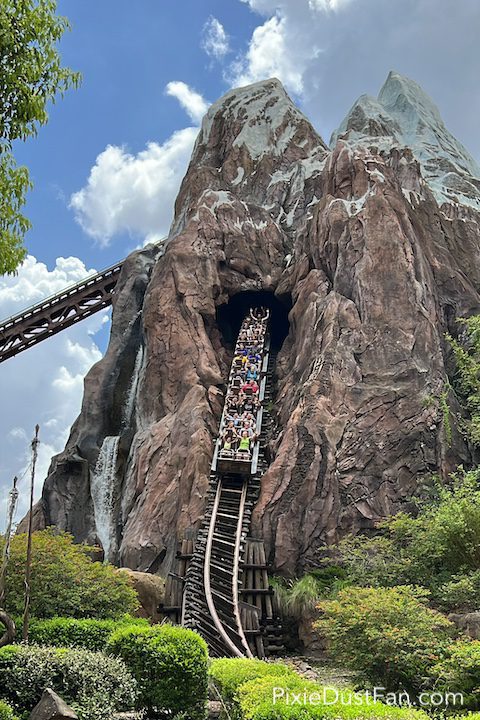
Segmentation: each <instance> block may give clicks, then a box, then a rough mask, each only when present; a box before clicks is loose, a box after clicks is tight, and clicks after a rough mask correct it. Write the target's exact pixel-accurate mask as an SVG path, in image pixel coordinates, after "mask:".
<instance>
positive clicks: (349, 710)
mask: <svg viewBox="0 0 480 720" xmlns="http://www.w3.org/2000/svg"><path fill="white" fill-rule="evenodd" d="M274 688H281V689H282V690H284V691H285V695H284V696H283V697H278V695H277V697H276V701H275V702H274V699H273V691H274ZM332 690H333V688H331V687H329V688H322V687H321V686H320V685H316V684H315V683H313V682H311V681H306V680H303V679H302V678H301V677H299V676H298V675H296V676H293V677H291V676H287V677H286V676H275V675H271V676H269V677H261V678H256V679H255V680H250V681H249V682H246V683H244V684H243V685H240V687H239V688H238V690H237V702H238V705H239V707H240V712H241V717H242V718H243V720H284V719H285V720H286V719H287V718H288V719H289V720H296V719H297V718H298V720H308V719H309V718H311V719H312V720H316V719H318V720H323V719H324V718H325V720H364V719H365V720H375V719H376V718H384V719H385V720H428V717H427V715H426V713H424V712H423V711H421V710H412V709H410V708H400V707H393V706H389V705H384V704H382V703H380V702H375V703H374V702H372V700H371V698H370V700H369V701H366V700H365V699H363V702H362V703H361V704H357V703H355V702H354V698H355V697H357V696H354V695H353V692H352V691H350V690H343V691H337V692H338V696H335V695H333V696H332ZM292 692H293V693H296V694H297V695H298V694H299V693H300V694H301V702H300V703H298V702H292V695H291V693H292ZM342 695H343V697H344V700H343V701H342ZM345 696H347V697H345ZM349 697H350V698H351V702H350V704H348V702H346V700H347V701H348V699H349ZM303 698H305V702H303Z"/></svg>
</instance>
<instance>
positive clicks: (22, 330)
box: [0, 262, 123, 362]
mask: <svg viewBox="0 0 480 720" xmlns="http://www.w3.org/2000/svg"><path fill="white" fill-rule="evenodd" d="M122 267H123V262H119V263H116V265H112V266H111V267H109V268H106V269H105V270H102V272H99V273H97V274H96V275H91V276H90V277H88V278H86V279H85V280H82V281H80V282H78V283H76V284H75V285H71V286H70V287H68V288H65V289H64V290H62V291H61V292H59V293H57V294H56V295H52V296H51V297H48V298H46V299H45V300H42V301H41V302H39V303H37V304H36V305H32V307H29V308H27V309H26V310H23V311H22V312H21V313H19V314H18V315H14V316H13V317H10V318H8V319H6V320H3V321H2V322H0V362H3V361H4V360H8V358H11V357H13V356H14V355H18V353H21V352H23V351H24V350H27V349H28V348H30V347H33V345H37V343H39V342H42V340H46V339H47V338H49V337H51V336H52V335H55V334H56V333H58V332H60V331H61V330H65V328H68V327H71V326H72V325H74V324H75V323H77V322H79V321H80V320H83V319H84V318H87V317H89V316H90V315H93V314H94V313H96V312H98V311H99V310H102V309H103V308H106V307H108V306H109V305H111V304H112V299H113V294H114V291H115V287H116V285H117V281H118V278H119V275H120V272H121V269H122Z"/></svg>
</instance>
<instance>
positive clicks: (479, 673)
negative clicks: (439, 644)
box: [432, 640, 480, 717]
mask: <svg viewBox="0 0 480 720" xmlns="http://www.w3.org/2000/svg"><path fill="white" fill-rule="evenodd" d="M432 675H433V676H434V678H435V686H436V688H437V689H439V690H443V691H445V692H447V691H448V692H460V693H462V694H463V699H464V707H466V708H472V709H475V710H478V709H479V708H480V641H478V640H471V641H463V640H458V641H457V642H456V643H454V644H453V645H451V646H450V647H449V648H448V654H447V657H446V658H444V659H443V660H441V661H440V662H439V663H437V664H436V665H435V666H434V667H433V669H432ZM469 717H470V716H469Z"/></svg>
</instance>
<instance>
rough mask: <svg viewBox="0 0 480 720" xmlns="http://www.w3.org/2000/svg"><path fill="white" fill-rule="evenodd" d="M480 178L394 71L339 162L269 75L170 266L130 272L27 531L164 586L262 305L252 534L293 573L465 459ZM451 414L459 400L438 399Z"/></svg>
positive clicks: (195, 207) (144, 263)
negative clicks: (260, 466) (260, 459)
mask: <svg viewBox="0 0 480 720" xmlns="http://www.w3.org/2000/svg"><path fill="white" fill-rule="evenodd" d="M478 177H479V172H478V167H477V166H476V164H475V163H474V161H473V160H472V158H471V157H470V156H469V155H468V153H467V151H466V150H465V149H464V148H463V147H462V146H461V145H460V144H459V143H458V142H457V141H456V140H455V139H454V138H453V137H452V136H451V135H450V134H449V132H448V131H447V130H446V128H445V126H444V124H443V122H442V120H441V118H440V116H439V114H438V111H437V109H436V108H435V106H434V105H433V103H432V102H431V100H430V99H429V98H428V97H427V96H426V95H425V93H424V92H423V91H422V90H421V89H420V88H419V87H418V85H416V84H415V83H414V82H412V81H411V80H408V79H407V78H403V77H401V76H399V75H398V74H395V73H391V74H390V75H389V77H388V78H387V81H386V83H385V85H384V86H383V88H382V90H381V92H380V95H379V97H378V100H374V99H372V98H367V97H366V96H363V97H362V98H360V100H359V101H357V103H355V105H354V106H353V108H352V110H351V111H350V113H349V114H348V116H347V118H346V119H345V120H344V122H343V123H342V125H341V126H340V129H339V130H338V132H337V133H335V134H334V139H333V144H332V148H331V149H329V148H328V147H327V145H326V144H325V143H324V142H323V140H322V139H321V138H320V137H319V136H318V134H317V133H316V131H315V130H314V128H313V127H312V126H311V124H310V123H309V122H308V120H307V119H306V118H305V117H304V116H303V115H302V113H301V112H300V111H299V110H298V109H297V108H296V107H295V105H294V104H293V103H292V101H291V100H290V99H289V97H288V96H287V94H286V93H285V90H284V89H283V87H282V85H281V84H280V83H279V82H278V81H277V80H268V81H265V82H260V83H257V84H255V85H251V86H249V87H245V88H241V89H239V90H233V91H232V92H229V93H227V95H225V96H224V97H223V98H222V99H220V100H219V101H218V102H217V103H215V104H214V105H212V106H211V108H210V109H209V111H208V113H207V115H206V117H205V119H204V121H203V124H202V128H201V131H200V133H199V136H198V140H197V143H196V146H195V148H194V151H193V156H192V160H191V163H190V166H189V168H188V171H187V174H186V176H185V178H184V181H183V183H182V186H181V189H180V192H179V195H178V198H177V201H176V206H175V219H174V222H173V225H172V229H171V232H170V235H169V237H168V239H167V241H166V243H165V246H164V248H163V249H161V248H159V247H158V246H157V247H148V248H146V249H145V250H143V251H140V252H136V253H134V254H133V255H131V256H130V257H129V258H128V259H127V261H126V263H125V266H124V268H123V271H122V276H121V279H120V282H119V285H118V292H117V294H116V297H115V304H114V310H113V321H112V329H111V338H110V343H109V347H108V350H107V352H106V355H105V357H104V358H103V359H102V360H101V361H100V362H99V363H98V364H97V365H95V366H94V367H93V368H92V370H91V371H90V373H89V374H88V375H87V377H86V380H85V394H84V399H83V406H82V411H81V414H80V416H79V418H78V419H77V421H76V422H75V424H74V426H73V427H72V431H71V435H70V438H69V440H68V443H67V446H66V448H65V450H64V452H63V453H61V454H60V455H59V456H57V457H56V458H54V459H53V461H52V465H51V468H50V473H49V476H48V478H47V480H46V482H45V485H44V489H43V494H42V498H41V500H40V502H39V503H38V504H37V506H36V509H35V525H36V527H43V526H45V525H52V524H53V525H56V526H58V527H59V528H62V529H66V530H69V531H70V532H72V533H73V534H74V536H75V537H76V539H77V540H78V541H83V540H86V541H95V540H98V541H100V542H101V543H102V545H103V547H104V551H105V554H106V556H107V557H109V558H110V559H111V560H113V561H115V562H117V563H118V564H120V565H123V566H128V567H131V568H134V569H140V570H149V571H153V572H161V573H163V572H166V571H168V570H169V569H170V566H171V562H172V559H173V555H174V551H175V542H176V539H177V538H178V537H180V535H181V534H182V532H183V531H184V530H185V529H187V528H190V527H192V526H198V524H199V522H200V521H201V518H202V515H203V512H204V507H205V502H206V499H205V496H206V490H207V486H208V481H209V471H210V462H211V457H212V450H213V439H214V438H215V435H216V431H217V428H218V422H219V418H220V414H221V409H222V403H223V393H224V389H225V379H226V376H227V374H228V367H229V362H230V360H231V353H232V340H233V338H234V335H235V331H236V329H238V325H239V322H240V319H241V313H242V309H243V308H245V307H247V306H248V304H249V302H255V301H256V302H259V301H261V302H266V303H268V304H269V305H270V307H271V308H272V313H273V318H274V319H273V322H274V340H275V342H276V344H277V349H278V356H277V367H276V376H277V385H276V397H275V402H274V404H273V413H274V417H275V430H274V432H273V433H272V436H271V438H270V442H269V450H270V460H271V462H270V466H269V468H268V470H267V471H266V473H265V475H264V476H263V478H262V489H261V495H260V499H259V501H258V503H257V505H256V507H255V511H254V518H253V532H254V535H256V536H260V537H263V538H264V539H265V541H266V546H267V550H268V553H269V558H270V561H271V562H272V563H273V565H274V567H275V568H276V570H277V571H278V572H283V573H300V572H301V571H302V570H303V569H304V568H305V567H308V566H311V565H312V564H313V563H315V562H317V561H318V559H319V557H321V556H322V555H323V554H324V553H325V549H326V547H327V546H328V545H330V544H331V543H334V542H335V541H336V540H337V539H338V538H339V537H341V535H342V534H344V533H345V532H348V531H351V530H354V531H358V530H362V529H369V528H373V527H374V525H375V523H376V522H377V521H378V520H379V519H381V518H383V517H385V516H387V515H389V514H391V513H394V512H396V511H398V510H399V509H400V508H402V507H404V506H405V505H406V504H408V502H409V500H410V498H411V496H412V494H414V493H415V492H416V491H417V489H418V487H419V485H420V484H421V483H422V482H423V481H424V480H425V478H426V477H428V476H430V475H431V474H432V473H439V474H440V475H441V476H443V477H445V476H446V475H447V474H448V473H449V472H450V471H451V470H453V469H454V468H455V466H456V465H457V464H458V463H460V462H463V463H465V464H468V463H469V462H471V460H472V458H471V454H470V451H469V448H468V447H467V445H466V444H465V442H464V439H463V437H462V436H461V434H460V433H459V432H458V431H457V430H456V429H455V427H454V428H453V433H452V438H451V440H450V439H449V438H447V434H446V433H445V429H444V427H443V425H444V413H443V411H442V402H441V397H442V396H443V395H444V392H445V391H447V392H448V386H447V384H446V383H447V378H448V374H449V373H451V371H452V367H451V357H450V353H449V350H448V347H447V345H446V342H445V339H444V334H445V332H446V331H447V330H449V331H450V332H452V333H454V334H455V333H457V331H458V327H457V323H456V318H457V317H459V316H465V315H470V314H472V313H477V312H479V310H480V235H479V224H478V223H479V220H480V214H479V213H478V212H477V210H476V207H477V204H478V198H479V194H478V192H479V187H480V186H479V181H478ZM448 400H449V402H450V405H451V407H452V410H453V411H456V410H459V408H458V406H457V405H456V400H455V397H454V396H453V394H452V393H450V395H449V398H448Z"/></svg>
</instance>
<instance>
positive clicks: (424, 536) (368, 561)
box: [338, 471, 480, 610]
mask: <svg viewBox="0 0 480 720" xmlns="http://www.w3.org/2000/svg"><path fill="white" fill-rule="evenodd" d="M478 477H479V471H471V472H467V473H464V472H463V471H459V472H458V473H457V474H456V475H454V476H453V477H452V482H451V485H450V486H442V485H438V486H437V488H436V497H435V498H434V499H433V500H432V501H431V502H430V503H429V504H425V503H424V504H421V505H419V508H418V515H417V516H416V517H412V516H410V515H408V514H406V513H399V514H398V515H395V516H394V517H392V518H389V519H388V520H387V521H386V522H384V523H383V524H382V525H381V526H380V530H381V534H380V535H378V536H376V537H373V538H372V537H366V536H356V537H349V538H346V539H345V540H344V541H343V542H342V543H340V545H339V548H338V550H339V555H340V558H341V560H342V562H343V564H344V566H345V568H346V570H347V574H348V577H349V578H350V580H351V582H352V583H353V584H356V585H365V586H370V585H372V586H393V585H401V584H411V585H423V586H425V587H427V588H428V589H429V590H430V591H431V596H432V600H433V601H434V603H436V604H437V605H439V606H440V607H442V608H444V609H446V610H448V609H450V608H452V609H453V608H455V607H457V606H458V599H457V598H456V597H455V592H456V591H458V592H460V591H461V590H462V583H461V581H462V578H463V576H466V578H470V580H469V581H468V582H467V585H469V588H465V586H464V585H463V589H464V590H468V592H465V593H464V597H465V598H467V597H468V596H469V597H470V598H471V600H470V602H472V606H473V607H474V608H476V606H477V605H478V600H479V598H480V595H479V594H477V587H478V586H477V585H476V582H477V581H478V578H477V576H476V575H475V573H476V571H477V570H478V568H480V543H479V542H478V538H479V537H480V489H479V485H478ZM459 582H460V583H461V585H460V586H457V587H456V588H455V587H453V585H456V584H457V583H459ZM452 583H453V585H452ZM450 602H451V604H450Z"/></svg>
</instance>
